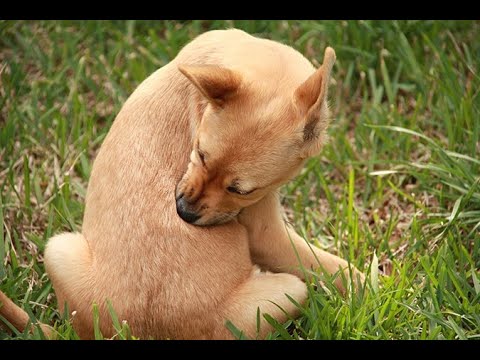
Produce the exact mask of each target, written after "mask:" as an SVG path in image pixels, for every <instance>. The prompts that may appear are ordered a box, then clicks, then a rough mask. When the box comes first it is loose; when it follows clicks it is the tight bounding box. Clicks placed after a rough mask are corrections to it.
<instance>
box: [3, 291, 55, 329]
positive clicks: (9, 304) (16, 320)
mask: <svg viewBox="0 0 480 360" xmlns="http://www.w3.org/2000/svg"><path fill="white" fill-rule="evenodd" d="M0 316H1V317H3V318H4V319H5V320H7V321H8V322H9V323H10V324H12V325H13V326H14V327H15V329H17V330H18V331H20V332H24V331H25V329H26V328H27V326H28V324H29V323H30V324H31V321H30V317H29V316H28V314H27V312H26V311H25V310H23V309H21V308H20V307H19V306H17V305H16V304H15V303H14V302H13V301H12V300H10V299H9V298H8V297H7V296H6V295H5V294H4V293H3V292H1V291H0ZM39 325H40V328H41V329H42V331H43V334H44V335H45V336H46V337H50V336H51V334H52V328H51V327H50V326H48V325H45V324H39ZM30 330H33V324H31V329H30Z"/></svg>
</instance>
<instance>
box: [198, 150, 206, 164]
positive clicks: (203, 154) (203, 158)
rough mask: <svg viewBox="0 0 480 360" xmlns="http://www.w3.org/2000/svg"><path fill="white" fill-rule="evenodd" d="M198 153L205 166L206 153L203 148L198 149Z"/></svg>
mask: <svg viewBox="0 0 480 360" xmlns="http://www.w3.org/2000/svg"><path fill="white" fill-rule="evenodd" d="M197 154H198V157H199V158H200V161H201V162H202V165H203V166H205V153H204V152H203V151H202V150H200V149H197Z"/></svg>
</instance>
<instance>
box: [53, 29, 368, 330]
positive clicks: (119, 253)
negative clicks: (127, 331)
mask: <svg viewBox="0 0 480 360" xmlns="http://www.w3.org/2000/svg"><path fill="white" fill-rule="evenodd" d="M334 61H335V53H334V51H333V49H331V48H327V49H326V51H325V58H324V62H323V65H322V66H321V67H320V68H319V69H318V70H315V69H314V67H313V66H312V65H311V63H310V62H309V61H308V60H307V59H305V58H304V57H303V56H302V55H301V54H300V53H298V52H297V51H295V50H294V49H292V48H290V47H288V46H285V45H282V44H279V43H277V42H273V41H270V40H263V39H258V38H255V37H252V36H250V35H248V34H246V33H245V32H243V31H240V30H234V29H232V30H224V31H210V32H207V33H205V34H203V35H201V36H199V37H197V38H196V39H195V40H193V41H192V42H191V43H189V44H188V45H187V46H185V47H184V49H183V50H182V51H181V52H180V53H179V54H178V56H177V57H176V58H175V59H174V60H173V61H172V62H170V63H169V64H168V65H166V66H164V67H163V68H161V69H159V70H158V71H156V72H155V73H153V74H152V75H151V76H150V77H149V78H148V79H146V80H145V81H144V82H143V83H142V84H141V85H140V86H139V87H138V88H137V89H136V90H135V92H134V93H133V94H132V95H131V96H130V98H129V99H128V100H127V102H126V103H125V105H124V106H123V108H122V110H121V111H120V113H119V114H118V116H117V118H116V120H115V122H114V123H113V126H112V127H111V129H110V132H109V134H108V136H107V137H106V139H105V141H104V143H103V145H102V147H101V150H100V152H99V154H98V156H97V158H96V160H95V163H94V166H93V171H92V174H91V178H90V183H89V187H88V194H87V199H86V209H85V217H84V223H83V229H82V234H62V235H58V236H55V237H54V238H52V239H51V240H50V241H49V242H48V245H47V248H46V252H45V263H46V268H47V272H48V274H49V276H50V278H51V279H52V282H53V285H54V288H55V291H56V295H57V298H58V304H59V306H60V310H63V304H64V302H66V303H67V304H68V306H69V309H70V311H73V310H75V311H76V315H75V317H74V326H75V329H76V330H77V331H78V333H79V335H80V336H81V337H82V338H90V337H92V336H93V320H92V304H93V303H97V304H98V305H99V308H100V320H101V321H100V327H101V330H102V332H103V334H104V335H106V336H111V335H113V334H114V332H113V329H112V326H111V323H112V322H111V317H110V315H109V313H108V310H107V306H106V303H105V301H106V299H109V300H110V301H111V302H112V304H113V306H114V308H115V311H116V313H117V315H118V317H119V318H120V319H121V320H122V319H125V320H127V322H128V324H129V325H130V327H131V329H132V331H133V333H134V334H135V335H136V336H138V337H142V338H147V337H153V338H157V339H163V338H175V339H228V338H232V335H231V334H230V332H229V331H228V330H227V329H226V327H225V321H226V320H230V321H232V322H233V323H234V324H235V325H236V326H237V327H238V328H240V329H241V330H243V331H244V332H245V333H246V334H247V335H248V336H250V337H256V313H257V308H258V307H259V308H260V309H261V312H262V313H269V314H270V315H272V316H273V317H275V318H276V319H278V320H279V321H285V320H286V319H287V317H286V315H285V314H284V313H283V311H282V310H280V309H279V308H278V307H277V306H276V305H275V304H273V303H276V304H277V305H279V306H280V307H282V308H283V309H284V310H286V311H287V312H288V313H289V314H290V316H296V315H298V309H297V308H296V306H295V305H294V304H292V302H290V300H289V299H288V298H287V297H286V296H285V294H289V295H290V296H292V297H293V298H295V299H296V300H297V301H298V302H300V303H303V302H304V301H305V300H306V297H307V290H306V285H305V284H304V282H303V281H302V280H301V279H303V277H304V275H303V272H302V271H300V267H299V262H298V259H297V255H296V254H295V250H294V248H293V247H292V242H293V244H294V245H295V247H296V251H297V252H298V256H299V258H300V260H301V262H302V264H303V266H304V267H305V268H308V269H318V268H320V267H323V269H325V270H326V271H327V272H328V273H330V274H334V273H336V272H337V271H339V270H340V269H342V270H344V271H345V274H346V275H347V277H348V264H347V263H346V262H345V261H344V260H342V259H340V258H338V257H336V256H334V255H331V254H329V253H327V252H325V251H322V250H320V249H318V248H313V249H312V250H311V249H310V247H309V245H308V244H307V243H306V242H305V240H304V239H303V238H301V237H300V236H299V235H297V234H296V233H295V231H294V230H293V229H292V228H291V227H289V226H287V225H286V224H285V222H284V220H283V217H282V209H281V206H280V203H279V200H278V196H277V193H276V191H277V189H278V188H279V186H281V185H282V184H284V183H286V182H287V181H289V180H290V179H292V178H293V177H294V176H296V175H297V174H298V173H299V171H300V170H301V169H302V166H303V164H304V162H305V160H306V159H307V158H308V157H310V156H313V155H316V154H318V153H319V151H320V149H321V147H322V144H323V142H324V136H325V132H326V129H327V125H328V116H329V114H328V108H327V88H328V83H329V80H330V72H331V70H332V66H333V64H334ZM204 225H215V226H204ZM317 260H318V261H317ZM254 264H258V265H259V266H260V267H262V268H264V269H266V270H268V271H269V272H268V273H259V272H258V271H255V266H254ZM353 271H355V272H357V270H355V269H354V270H353ZM272 272H273V273H275V274H273V273H272ZM357 273H358V272H357ZM358 274H359V276H360V277H361V274H360V273H358ZM337 286H338V287H340V288H341V289H342V285H341V282H340V281H338V282H337ZM272 302H273V303H272ZM271 330H272V329H271V327H270V326H269V325H268V323H266V322H265V321H262V323H261V328H260V333H259V337H264V336H265V335H266V334H267V333H268V332H269V331H271Z"/></svg>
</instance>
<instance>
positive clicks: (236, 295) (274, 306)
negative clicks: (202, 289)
mask: <svg viewBox="0 0 480 360" xmlns="http://www.w3.org/2000/svg"><path fill="white" fill-rule="evenodd" d="M285 294H288V295H289V296H291V297H292V298H293V299H295V300H296V301H297V302H298V303H300V304H302V303H304V302H305V300H306V298H307V287H306V285H305V283H303V282H302V280H300V279H299V278H298V277H296V276H294V275H290V274H283V273H281V274H272V273H259V272H257V273H253V274H252V276H251V277H250V278H248V280H246V281H245V282H244V283H243V284H242V285H240V287H239V288H237V289H236V290H235V291H234V292H233V293H232V294H230V296H229V297H228V299H227V301H226V302H225V303H224V305H223V306H222V307H221V310H220V320H219V323H218V325H217V327H216V329H215V331H214V334H213V338H214V339H233V338H234V336H233V335H232V333H231V332H230V330H228V329H227V328H226V326H225V322H226V321H227V320H229V321H231V322H232V323H233V324H234V325H235V326H236V327H237V328H238V329H239V330H241V331H243V333H244V334H245V335H247V336H248V337H249V338H252V339H255V338H256V337H257V336H258V338H260V339H263V338H265V336H266V335H267V334H268V333H269V332H271V331H273V327H272V326H271V325H270V324H269V323H268V322H267V321H266V320H265V319H264V317H263V314H265V313H267V314H269V315H271V316H272V317H273V318H274V319H276V320H277V321H279V322H280V323H282V322H285V321H286V320H287V319H288V318H289V317H292V318H295V317H297V316H298V315H299V312H300V309H299V308H298V307H297V306H296V305H295V304H293V303H292V302H291V301H290V299H288V297H287V296H286V295H285ZM258 308H259V309H260V324H259V325H260V328H259V331H258V333H257V309H258ZM287 314H288V315H287Z"/></svg>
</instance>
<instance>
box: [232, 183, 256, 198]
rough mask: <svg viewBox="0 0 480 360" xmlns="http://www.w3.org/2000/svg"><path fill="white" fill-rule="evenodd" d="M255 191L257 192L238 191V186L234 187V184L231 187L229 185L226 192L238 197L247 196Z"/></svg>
mask: <svg viewBox="0 0 480 360" xmlns="http://www.w3.org/2000/svg"><path fill="white" fill-rule="evenodd" d="M255 190H257V189H252V190H249V191H245V190H242V189H239V188H238V185H236V184H233V185H230V186H229V187H227V191H228V192H230V193H235V194H238V195H248V194H251V193H252V192H254V191H255Z"/></svg>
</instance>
